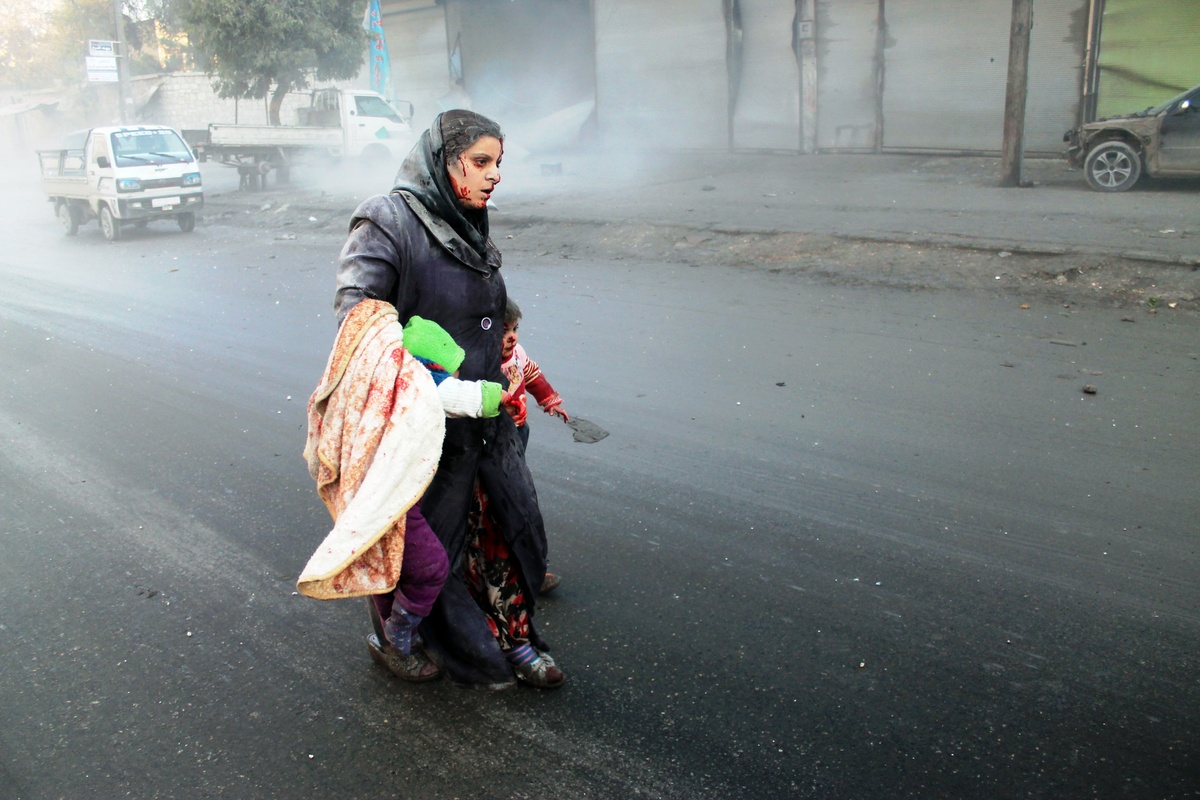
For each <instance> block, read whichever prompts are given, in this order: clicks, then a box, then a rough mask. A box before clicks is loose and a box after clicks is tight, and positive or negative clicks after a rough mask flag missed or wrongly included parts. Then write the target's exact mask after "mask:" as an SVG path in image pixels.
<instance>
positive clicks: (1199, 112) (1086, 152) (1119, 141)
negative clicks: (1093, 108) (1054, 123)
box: [1063, 86, 1200, 192]
mask: <svg viewBox="0 0 1200 800" xmlns="http://www.w3.org/2000/svg"><path fill="white" fill-rule="evenodd" d="M1063 141H1064V142H1066V143H1067V163H1069V164H1070V165H1071V166H1072V167H1083V173H1084V176H1085V177H1086V178H1087V182H1088V185H1089V186H1091V187H1092V188H1093V189H1095V190H1096V191H1099V192H1123V191H1125V190H1127V189H1130V188H1132V187H1133V185H1134V184H1135V183H1137V182H1138V178H1140V177H1141V176H1142V175H1143V174H1145V175H1148V176H1150V177H1151V178H1196V177H1200V86H1195V87H1193V88H1191V89H1188V90H1187V91H1186V92H1184V93H1183V94H1180V95H1177V96H1175V97H1172V98H1171V99H1170V100H1168V101H1166V102H1165V103H1160V104H1159V105H1156V106H1151V107H1150V108H1147V109H1146V110H1145V111H1139V112H1138V113H1136V114H1130V115H1128V116H1121V117H1108V118H1106V119H1100V120H1096V121H1095V122H1089V123H1087V124H1086V125H1082V126H1080V127H1078V128H1076V129H1074V130H1071V131H1067V133H1066V135H1064V136H1063Z"/></svg>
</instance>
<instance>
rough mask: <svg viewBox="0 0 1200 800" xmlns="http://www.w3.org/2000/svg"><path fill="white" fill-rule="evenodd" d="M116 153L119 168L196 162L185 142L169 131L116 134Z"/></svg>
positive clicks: (114, 138) (155, 130)
mask: <svg viewBox="0 0 1200 800" xmlns="http://www.w3.org/2000/svg"><path fill="white" fill-rule="evenodd" d="M112 151H113V156H114V157H115V159H116V165H117V166H118V167H134V166H137V165H138V164H177V163H180V162H190V161H192V154H191V152H190V151H189V150H188V147H187V145H186V144H184V142H183V139H180V138H179V134H177V133H175V131H173V130H170V129H167V128H152V129H149V130H140V131H116V132H115V133H113V134H112Z"/></svg>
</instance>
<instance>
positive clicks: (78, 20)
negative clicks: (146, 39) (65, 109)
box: [0, 0, 161, 89]
mask: <svg viewBox="0 0 1200 800" xmlns="http://www.w3.org/2000/svg"><path fill="white" fill-rule="evenodd" d="M131 8H132V9H133V10H135V11H136V10H137V9H136V8H134V7H133V4H132V3H124V4H123V9H122V15H121V16H122V21H123V23H124V26H125V28H124V31H123V33H124V38H125V43H126V45H127V47H128V49H129V52H128V53H126V56H127V57H128V58H129V64H130V66H131V72H132V73H133V74H138V73H142V72H156V71H158V70H159V69H161V67H160V65H159V64H158V61H157V57H156V55H155V54H154V52H153V50H154V48H150V52H146V53H143V52H141V47H142V36H141V31H140V30H139V26H138V23H137V22H135V20H134V18H133V17H131V16H130V14H129V9H131ZM139 19H144V17H139ZM115 37H116V28H115V27H114V24H113V1H112V0H61V2H44V1H41V0H38V1H36V2H32V3H31V2H29V0H0V86H4V87H6V88H14V89H33V88H45V87H48V86H53V85H56V84H66V85H68V86H77V85H79V83H80V82H81V81H82V80H83V77H84V75H85V74H86V66H85V57H86V56H87V52H88V50H87V43H88V40H89V39H102V40H107V41H111V40H113V39H114V38H115Z"/></svg>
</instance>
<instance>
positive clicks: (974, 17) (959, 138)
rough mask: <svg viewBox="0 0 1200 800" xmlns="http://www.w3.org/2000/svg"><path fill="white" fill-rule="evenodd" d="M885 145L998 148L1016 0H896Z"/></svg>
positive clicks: (887, 54)
mask: <svg viewBox="0 0 1200 800" xmlns="http://www.w3.org/2000/svg"><path fill="white" fill-rule="evenodd" d="M886 13H887V43H886V46H885V49H884V93H883V147H884V149H885V150H927V149H934V150H949V151H956V150H967V151H974V150H990V151H999V149H1000V144H1001V140H1002V136H1003V124H1004V91H1005V83H1006V77H1007V70H1008V36H1009V28H1010V25H1011V21H1012V3H1011V2H1009V0H970V2H967V1H966V0H932V1H931V0H927V1H926V2H923V3H920V4H917V3H896V2H889V3H887V6H886Z"/></svg>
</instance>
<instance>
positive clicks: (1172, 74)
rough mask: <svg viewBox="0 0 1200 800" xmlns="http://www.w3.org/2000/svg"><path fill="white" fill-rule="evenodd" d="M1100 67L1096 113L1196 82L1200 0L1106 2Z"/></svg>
mask: <svg viewBox="0 0 1200 800" xmlns="http://www.w3.org/2000/svg"><path fill="white" fill-rule="evenodd" d="M1099 65H1100V85H1099V91H1098V93H1097V106H1096V116H1097V117H1110V116H1114V115H1117V114H1128V113H1130V112H1133V111H1140V110H1142V109H1143V108H1148V107H1150V106H1153V105H1158V104H1159V103H1161V102H1163V101H1164V100H1168V99H1170V98H1171V97H1173V96H1174V95H1177V94H1179V93H1180V92H1182V91H1184V90H1185V89H1190V88H1191V87H1193V86H1195V85H1197V84H1200V0H1105V3H1104V21H1103V27H1102V28H1101V33H1100V58H1099Z"/></svg>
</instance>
